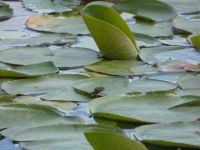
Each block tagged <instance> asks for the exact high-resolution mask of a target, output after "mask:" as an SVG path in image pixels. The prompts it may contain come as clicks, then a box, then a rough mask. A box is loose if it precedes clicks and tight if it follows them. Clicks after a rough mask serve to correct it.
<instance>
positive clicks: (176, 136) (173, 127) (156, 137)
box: [135, 121, 200, 148]
mask: <svg viewBox="0 0 200 150" xmlns="http://www.w3.org/2000/svg"><path fill="white" fill-rule="evenodd" d="M183 131H184V132H183ZM199 132H200V122H199V121H193V122H174V123H166V124H157V125H145V126H141V127H138V128H136V129H135V136H136V138H137V139H139V140H140V141H142V142H144V143H150V144H154V145H163V146H170V147H180V148H200V144H199V143H200V140H199V139H200V138H199Z"/></svg>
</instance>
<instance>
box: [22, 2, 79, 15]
mask: <svg viewBox="0 0 200 150" xmlns="http://www.w3.org/2000/svg"><path fill="white" fill-rule="evenodd" d="M22 2H23V5H24V6H25V8H26V9H29V10H32V11H36V12H39V13H52V12H59V13H61V12H66V11H71V10H72V8H70V6H72V5H78V4H79V3H80V2H79V1H77V0H22Z"/></svg>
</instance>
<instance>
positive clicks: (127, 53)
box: [81, 2, 138, 59]
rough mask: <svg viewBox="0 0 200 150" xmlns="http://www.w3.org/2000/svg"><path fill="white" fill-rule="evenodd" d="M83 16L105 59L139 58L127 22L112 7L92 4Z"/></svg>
mask: <svg viewBox="0 0 200 150" xmlns="http://www.w3.org/2000/svg"><path fill="white" fill-rule="evenodd" d="M102 11H103V12H104V13H102ZM81 15H82V16H83V19H84V21H85V23H86V25H87V27H88V29H89V31H90V33H91V35H92V36H93V38H94V40H95V41H96V43H97V46H98V47H99V49H100V51H101V54H102V55H103V56H104V57H106V58H110V59H135V58H136V57H137V54H138V52H137V51H138V48H137V45H136V42H135V39H134V37H133V34H132V33H131V31H130V29H129V27H128V25H127V24H126V22H125V21H124V20H123V19H122V18H121V16H120V15H119V14H118V13H117V12H116V11H115V10H114V9H112V8H111V7H110V6H108V5H107V4H105V3H96V2H94V3H90V4H89V5H87V6H86V7H85V8H84V9H83V10H82V11H81ZM102 33H103V34H102ZM108 41H109V42H108Z"/></svg>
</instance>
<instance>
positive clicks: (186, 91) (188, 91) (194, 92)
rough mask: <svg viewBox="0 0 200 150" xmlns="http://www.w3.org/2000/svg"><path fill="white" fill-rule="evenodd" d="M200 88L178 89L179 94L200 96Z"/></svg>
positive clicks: (177, 93)
mask: <svg viewBox="0 0 200 150" xmlns="http://www.w3.org/2000/svg"><path fill="white" fill-rule="evenodd" d="M199 91H200V88H199V89H179V90H177V91H176V93H175V94H176V95H178V96H199V97H200V92H199Z"/></svg>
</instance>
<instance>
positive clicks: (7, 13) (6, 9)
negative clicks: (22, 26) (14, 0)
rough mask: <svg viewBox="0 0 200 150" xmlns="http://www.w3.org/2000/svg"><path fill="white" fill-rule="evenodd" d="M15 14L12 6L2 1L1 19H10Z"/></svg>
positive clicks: (0, 4)
mask: <svg viewBox="0 0 200 150" xmlns="http://www.w3.org/2000/svg"><path fill="white" fill-rule="evenodd" d="M12 15H13V11H12V9H11V8H10V6H9V5H8V4H6V3H4V2H0V20H5V19H9V18H10V17H11V16H12Z"/></svg>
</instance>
